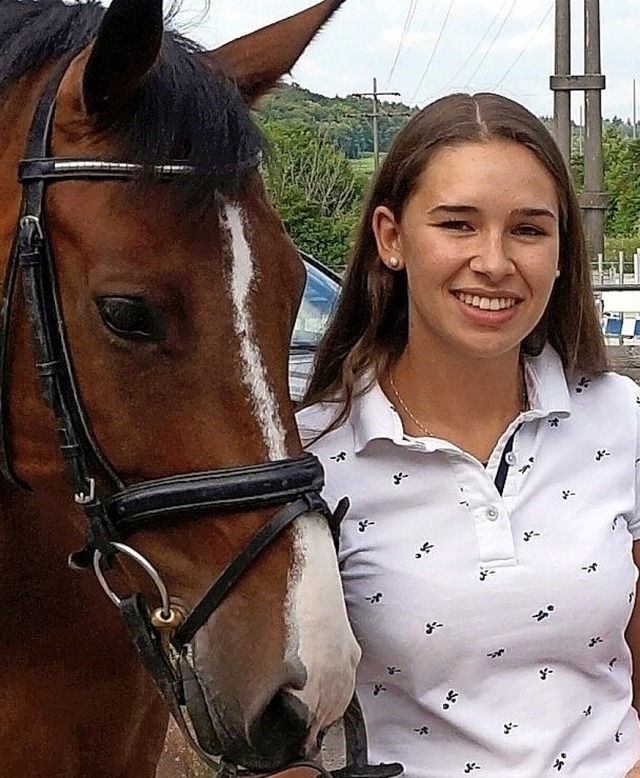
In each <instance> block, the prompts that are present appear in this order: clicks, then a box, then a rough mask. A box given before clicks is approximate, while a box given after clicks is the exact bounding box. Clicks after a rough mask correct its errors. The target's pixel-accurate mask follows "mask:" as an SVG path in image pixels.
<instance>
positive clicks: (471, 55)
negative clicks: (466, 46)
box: [441, 0, 509, 92]
mask: <svg viewBox="0 0 640 778" xmlns="http://www.w3.org/2000/svg"><path fill="white" fill-rule="evenodd" d="M508 2H509V0H504V1H503V3H502V5H501V6H500V8H499V9H498V12H497V13H496V15H495V16H494V17H493V19H492V20H491V24H490V25H489V26H488V27H487V29H486V30H485V31H484V34H483V36H482V38H480V40H479V41H478V42H477V43H476V45H475V47H474V49H473V51H472V52H471V54H469V56H468V57H467V58H466V59H465V61H464V62H463V63H462V65H460V67H459V68H458V69H457V70H456V72H455V73H454V74H453V75H452V76H451V78H450V79H449V80H448V81H447V83H446V84H445V85H444V86H443V87H442V90H441V91H442V92H446V91H447V90H448V89H449V87H450V86H451V84H453V83H454V82H455V80H456V78H457V77H458V76H459V75H460V73H462V71H463V70H464V69H465V68H466V66H467V65H468V64H469V62H471V60H472V59H473V57H474V56H475V55H476V53H477V51H478V49H479V48H480V46H482V44H483V43H484V42H485V40H486V39H487V35H489V33H490V32H491V30H492V28H493V25H494V24H495V23H496V22H497V21H498V19H499V18H500V14H501V13H502V11H503V10H504V8H505V6H506V4H507V3H508Z"/></svg>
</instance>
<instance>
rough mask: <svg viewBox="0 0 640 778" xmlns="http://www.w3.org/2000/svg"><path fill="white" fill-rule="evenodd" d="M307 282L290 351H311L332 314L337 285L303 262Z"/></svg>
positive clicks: (312, 266)
mask: <svg viewBox="0 0 640 778" xmlns="http://www.w3.org/2000/svg"><path fill="white" fill-rule="evenodd" d="M305 268H306V271H307V281H306V284H305V288H304V295H303V297H302V303H301V304H300V310H299V311H298V318H297V319H296V325H295V329H294V331H293V338H292V340H291V347H292V349H294V350H296V349H302V350H304V349H308V348H309V349H313V348H314V347H315V346H316V344H317V343H318V341H319V340H320V338H321V337H322V335H323V334H324V331H325V329H326V326H327V323H328V321H329V318H330V316H331V313H332V312H333V308H334V306H335V303H336V300H337V298H338V292H339V291H340V286H339V284H338V283H337V282H336V281H334V280H333V279H332V278H330V277H329V276H328V275H327V274H326V273H323V272H322V270H320V269H319V268H317V267H316V266H315V265H313V264H311V263H310V262H307V261H305Z"/></svg>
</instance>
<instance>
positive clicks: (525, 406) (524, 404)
mask: <svg viewBox="0 0 640 778" xmlns="http://www.w3.org/2000/svg"><path fill="white" fill-rule="evenodd" d="M520 369H521V373H522V399H521V403H520V412H521V413H524V412H525V411H528V410H529V393H528V392H527V382H526V380H525V377H524V365H522V363H521V364H520ZM388 377H389V386H390V387H391V391H392V392H393V394H394V395H395V398H396V400H397V401H398V403H399V404H400V407H401V408H402V410H403V411H404V412H405V413H406V414H407V416H408V417H409V418H410V419H411V421H412V422H413V423H414V424H415V425H416V427H417V428H418V429H419V430H420V432H422V434H423V435H425V436H426V437H428V438H434V437H435V435H434V433H433V432H431V430H430V429H428V428H427V427H425V426H424V424H422V422H421V421H420V419H418V418H417V417H416V416H414V414H413V413H411V411H410V410H409V408H408V407H407V404H406V403H405V401H404V400H403V399H402V397H401V396H400V393H399V392H398V389H397V387H396V384H395V381H394V380H393V374H392V373H391V371H389V373H388Z"/></svg>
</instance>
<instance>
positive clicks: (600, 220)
mask: <svg viewBox="0 0 640 778" xmlns="http://www.w3.org/2000/svg"><path fill="white" fill-rule="evenodd" d="M584 65H585V74H586V75H587V76H590V75H595V74H600V67H601V66H600V0H584ZM584 104H585V130H586V132H585V141H584V189H585V193H593V194H595V195H596V197H597V196H598V195H599V194H600V193H602V191H603V189H604V163H603V159H602V98H601V93H600V89H590V88H588V87H587V88H586V89H585V99H584ZM584 224H585V230H586V233H587V241H588V243H589V245H590V248H591V251H592V255H593V254H599V253H604V207H603V205H602V204H601V203H599V202H594V203H593V204H592V205H591V206H590V207H585V209H584Z"/></svg>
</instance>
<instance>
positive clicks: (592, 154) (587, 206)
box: [549, 0, 607, 256]
mask: <svg viewBox="0 0 640 778" xmlns="http://www.w3.org/2000/svg"><path fill="white" fill-rule="evenodd" d="M555 45H556V52H555V53H556V56H555V74H554V75H553V76H551V78H550V82H549V83H550V86H551V89H552V90H553V92H554V119H555V122H554V123H555V136H556V142H557V143H558V146H559V147H560V150H561V151H562V155H563V156H564V159H565V162H566V163H567V165H568V166H570V164H571V92H572V91H575V90H580V91H583V92H584V95H585V98H584V102H585V135H584V192H583V193H581V195H580V207H581V209H582V214H583V218H584V225H585V231H586V235H587V242H588V244H589V248H590V250H591V252H592V254H593V256H597V255H598V254H602V255H604V212H605V210H606V207H607V195H606V193H605V192H603V189H604V162H603V157H602V90H603V89H604V88H605V85H606V84H605V77H604V76H603V75H602V73H601V72H600V70H601V64H600V0H584V75H580V76H574V75H571V74H570V70H571V0H556V40H555Z"/></svg>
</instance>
